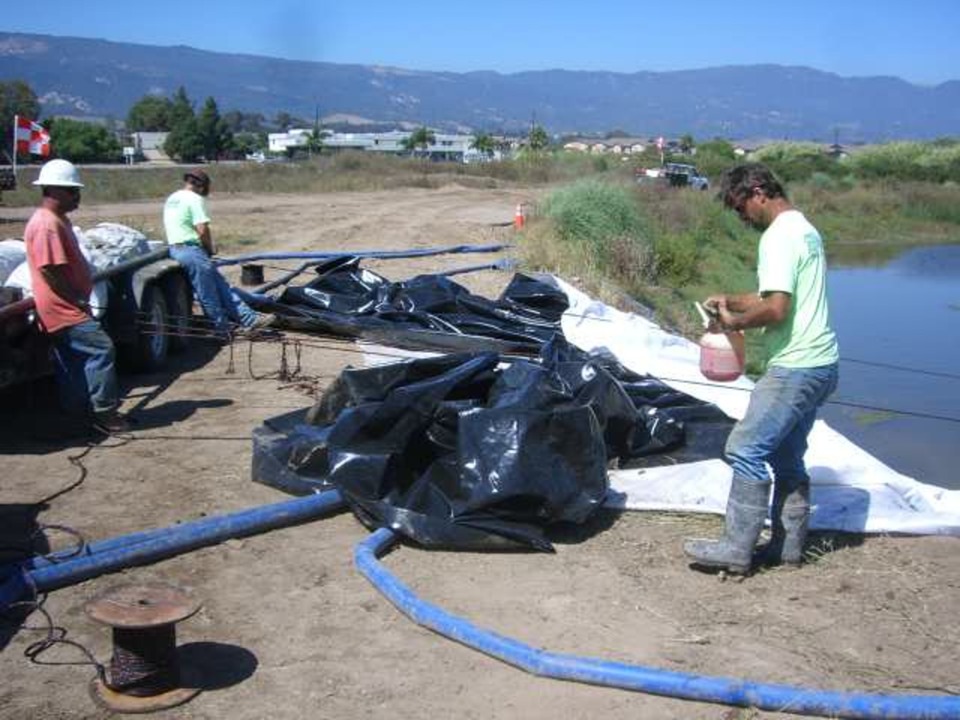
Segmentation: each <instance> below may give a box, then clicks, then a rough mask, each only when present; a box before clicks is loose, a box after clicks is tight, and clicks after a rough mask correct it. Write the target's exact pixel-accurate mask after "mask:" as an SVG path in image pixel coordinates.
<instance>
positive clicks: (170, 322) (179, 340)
mask: <svg viewBox="0 0 960 720" xmlns="http://www.w3.org/2000/svg"><path fill="white" fill-rule="evenodd" d="M164 298H165V299H166V301H167V310H168V311H169V312H168V315H167V326H168V327H169V330H170V350H171V351H173V352H180V351H181V350H185V349H186V347H187V342H188V339H189V337H190V324H191V322H192V321H193V318H192V317H191V316H192V314H193V292H192V291H191V290H190V283H188V282H187V280H186V278H184V277H183V276H182V275H179V274H171V275H170V276H169V277H167V278H165V280H164Z"/></svg>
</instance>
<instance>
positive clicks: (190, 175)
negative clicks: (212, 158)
mask: <svg viewBox="0 0 960 720" xmlns="http://www.w3.org/2000/svg"><path fill="white" fill-rule="evenodd" d="M183 179H184V180H185V181H187V182H189V181H191V180H192V181H194V182H195V183H197V185H201V186H203V187H209V186H210V176H209V175H207V173H206V171H205V170H203V169H202V168H194V169H193V170H188V171H187V172H185V173H184V174H183Z"/></svg>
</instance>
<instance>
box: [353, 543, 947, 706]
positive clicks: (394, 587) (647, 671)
mask: <svg viewBox="0 0 960 720" xmlns="http://www.w3.org/2000/svg"><path fill="white" fill-rule="evenodd" d="M396 540H397V537H396V535H394V534H393V533H392V532H391V531H390V530H388V529H381V530H377V531H376V532H375V533H373V534H372V535H371V536H370V537H369V538H368V539H367V540H364V541H363V542H361V543H359V544H358V545H357V547H356V550H355V552H354V561H355V563H356V565H357V568H358V569H359V570H360V572H361V573H363V575H364V577H366V578H367V580H369V581H370V582H371V583H372V584H373V586H374V587H375V588H376V589H377V590H379V591H380V592H381V593H382V594H383V595H385V596H386V597H387V599H388V600H390V602H392V603H393V604H394V605H395V606H396V607H397V608H398V609H399V610H400V611H401V612H403V613H404V614H405V615H407V616H408V617H409V618H410V619H412V620H413V621H414V622H416V623H417V624H419V625H423V626H424V627H427V628H429V629H431V630H433V631H435V632H437V633H440V634H441V635H444V636H446V637H448V638H451V639H453V640H456V641H457V642H460V643H463V644H464V645H467V646H468V647H472V648H474V649H475V650H480V651H481V652H484V653H486V654H488V655H492V656H493V657H495V658H497V659H499V660H502V661H503V662H506V663H508V664H510V665H513V666H515V667H518V668H520V669H521V670H526V671H527V672H529V673H532V674H534V675H539V676H542V677H550V678H556V679H558V680H575V681H577V682H585V683H591V684H594V685H606V686H610V687H617V688H623V689H625V690H635V691H639V692H645V693H652V694H654V695H665V696H667V697H673V698H679V699H683V700H698V701H701V702H712V703H723V704H726V705H737V706H740V707H752V708H759V709H761V710H770V711H775V712H789V713H795V714H806V715H819V716H823V717H845V718H863V719H864V720H876V719H879V718H900V719H901V720H914V719H916V720H920V719H923V720H939V719H941V718H942V719H946V718H954V720H955V719H956V718H960V698H956V697H938V696H930V695H870V694H864V693H846V692H836V691H821V690H810V689H806V688H802V687H795V686H791V685H770V684H764V683H755V682H749V681H745V680H737V679H734V678H724V677H709V676H703V675H692V674H688V673H679V672H673V671H670V670H661V669H657V668H645V667H640V666H636V665H627V664H624V663H617V662H608V661H605V660H599V659H595V658H586V657H578V656H575V655H561V654H558V653H551V652H547V651H544V650H539V649H537V648H533V647H531V646H529V645H526V644H524V643H522V642H519V641H517V640H514V639H512V638H508V637H504V636H503V635H498V634H496V633H494V632H491V631H490V630H485V629H483V628H480V627H477V626H476V625H473V624H472V623H470V622H469V621H467V620H464V619H462V618H459V617H457V616H455V615H451V614H450V613H447V612H445V611H444V610H442V609H441V608H439V607H437V606H436V605H431V604H430V603H428V602H425V601H423V600H421V599H420V598H418V597H417V596H416V595H415V594H414V593H413V592H412V591H411V590H410V589H409V588H408V587H407V586H406V585H404V584H403V583H401V582H400V581H399V580H398V579H397V578H396V577H395V576H393V575H392V574H391V573H390V572H389V571H388V570H386V568H384V567H383V565H382V564H381V563H380V562H379V561H378V560H377V558H378V556H379V555H382V554H383V553H385V552H386V551H387V550H388V549H389V548H390V547H391V546H392V545H393V544H394V543H395V542H396Z"/></svg>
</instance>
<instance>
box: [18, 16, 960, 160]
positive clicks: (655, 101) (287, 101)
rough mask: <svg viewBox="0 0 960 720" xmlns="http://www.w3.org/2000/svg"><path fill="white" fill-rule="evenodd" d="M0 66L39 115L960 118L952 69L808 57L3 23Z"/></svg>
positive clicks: (642, 128) (363, 119) (945, 131)
mask: <svg viewBox="0 0 960 720" xmlns="http://www.w3.org/2000/svg"><path fill="white" fill-rule="evenodd" d="M0 79H7V80H12V79H19V80H24V81H26V82H27V83H28V84H29V85H30V86H31V88H33V90H34V92H36V94H37V96H38V97H39V98H40V101H41V104H42V108H43V115H44V116H71V117H99V118H103V117H113V118H115V119H120V120H122V119H123V118H125V117H126V115H127V112H128V110H129V109H130V107H131V105H133V103H135V102H136V101H137V100H139V99H140V98H142V97H143V96H144V95H146V94H156V95H161V96H168V97H169V96H172V94H173V93H174V92H175V91H176V89H177V88H178V87H180V86H183V87H184V88H186V90H187V93H188V95H189V96H190V97H191V98H192V99H193V100H194V101H195V102H196V103H197V105H198V107H199V105H200V104H202V102H203V100H204V99H205V98H206V97H207V96H212V97H214V98H215V99H216V100H217V104H218V106H219V107H220V110H221V112H224V111H226V110H242V111H244V112H260V113H263V114H264V115H265V116H267V117H268V118H272V117H273V116H274V115H275V114H276V113H278V112H281V111H282V112H286V113H289V114H290V115H293V116H298V117H303V118H308V119H311V120H312V119H313V118H314V117H315V114H316V113H317V112H320V113H321V115H322V116H323V117H324V118H331V117H334V116H337V117H340V118H341V119H342V118H345V117H349V118H353V119H354V121H355V122H357V123H364V124H375V123H380V124H393V125H396V126H405V125H406V126H409V125H411V124H415V125H420V124H426V125H428V126H430V127H433V128H435V129H438V130H446V131H460V132H470V131H477V130H486V131H493V132H507V133H510V132H513V133H516V132H524V131H525V130H526V129H527V128H529V127H530V124H531V123H532V122H536V123H538V124H540V125H543V126H544V127H545V128H546V129H547V130H548V132H550V133H552V134H557V135H564V134H597V133H606V132H612V131H614V130H616V131H619V132H621V133H623V134H630V135H639V136H655V135H672V136H676V135H680V134H684V133H690V134H691V135H692V136H693V137H694V138H696V139H707V138H712V137H724V138H728V139H742V138H751V137H754V138H755V137H763V138H773V139H790V140H817V141H822V142H833V141H834V140H839V141H840V142H842V143H855V142H877V141H889V140H896V139H932V138H936V137H943V136H950V135H955V134H957V132H958V128H960V81H957V80H951V81H949V82H945V83H942V84H940V85H936V86H932V87H929V86H921V85H915V84H912V83H909V82H906V81H904V80H901V79H899V78H895V77H858V78H853V77H841V76H839V75H835V74H832V73H828V72H823V71H820V70H814V69H811V68H807V67H795V66H782V65H747V66H725V67H713V68H704V69H697V70H683V71H671V72H636V73H617V72H601V71H589V72H587V71H574V70H543V71H530V72H517V73H510V74H503V73H497V72H492V71H477V72H466V73H453V72H434V71H420V70H407V69H402V68H395V67H382V66H374V65H353V64H337V63H326V62H306V61H296V60H283V59H278V58H269V57H261V56H255V55H241V54H229V53H218V52H209V51H205V50H198V49H195V48H191V47H184V46H175V47H155V46H150V45H140V44H132V43H121V42H111V41H107V40H98V39H85V38H73V37H57V36H50V35H32V34H23V33H13V32H5V31H0Z"/></svg>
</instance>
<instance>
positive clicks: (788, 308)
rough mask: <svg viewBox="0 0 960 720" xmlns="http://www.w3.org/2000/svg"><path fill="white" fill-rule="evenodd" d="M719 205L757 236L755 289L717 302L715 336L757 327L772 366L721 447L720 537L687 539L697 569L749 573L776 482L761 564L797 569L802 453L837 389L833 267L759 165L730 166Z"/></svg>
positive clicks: (803, 530) (803, 497)
mask: <svg viewBox="0 0 960 720" xmlns="http://www.w3.org/2000/svg"><path fill="white" fill-rule="evenodd" d="M720 198H721V199H722V201H723V203H724V205H726V206H727V207H728V208H730V209H732V210H734V211H735V212H736V213H737V214H738V215H739V216H740V219H741V220H743V221H744V222H745V223H747V224H748V225H750V226H752V227H754V228H756V229H758V230H761V231H762V232H763V234H762V235H761V237H760V247H759V255H758V264H757V279H758V281H759V288H758V292H756V293H746V294H721V295H712V296H710V297H709V298H707V299H706V300H705V301H704V303H703V304H704V307H706V308H707V309H708V310H709V311H711V312H712V313H713V314H714V317H715V319H714V321H713V323H712V327H711V328H710V329H711V330H712V331H721V332H722V331H724V330H727V331H730V330H743V329H747V328H761V329H762V332H763V341H764V346H765V350H766V355H767V367H766V371H765V372H764V374H763V376H762V377H761V378H760V379H759V380H758V381H757V383H756V385H755V386H754V389H753V392H752V393H751V395H750V402H749V405H748V407H747V411H746V414H745V415H744V417H743V419H742V420H740V422H738V423H737V424H736V426H734V428H733V430H732V431H731V433H730V437H729V438H728V440H727V445H726V448H725V450H724V454H725V455H726V459H727V462H728V463H729V464H730V466H731V468H732V469H733V480H732V483H731V486H730V495H729V497H728V499H727V510H726V517H725V523H724V525H725V527H724V534H723V537H722V538H720V539H719V540H690V541H687V543H686V544H685V545H684V552H686V554H687V555H688V556H689V557H691V558H692V559H693V564H694V565H699V566H705V567H712V568H721V569H725V570H728V571H729V572H732V573H738V574H746V573H749V571H750V569H751V567H752V564H753V560H754V558H753V551H754V546H755V545H756V542H757V539H758V538H759V535H760V531H761V529H762V528H763V522H764V519H765V518H766V516H767V501H768V498H769V495H770V484H771V483H770V475H769V473H768V470H767V466H769V467H770V469H771V470H772V471H773V480H774V482H773V485H774V489H773V501H772V503H771V506H770V519H771V541H770V543H769V545H767V547H766V548H765V549H764V551H763V553H762V554H761V557H760V558H759V560H760V562H762V563H763V564H780V563H785V564H789V565H799V564H800V563H801V561H802V559H803V544H804V541H805V540H806V536H807V526H808V523H809V516H810V477H809V476H808V475H807V470H806V466H805V465H804V461H803V456H804V454H805V453H806V450H807V436H808V435H809V434H810V430H811V428H812V427H813V422H814V420H815V419H816V414H817V409H818V408H819V407H820V406H821V405H823V403H824V402H825V401H826V400H827V398H828V397H829V396H830V394H831V393H832V392H833V391H834V390H835V389H836V386H837V379H838V372H837V369H838V368H837V365H838V361H839V352H838V349H837V338H836V335H835V334H834V332H833V330H832V329H831V327H830V317H829V309H828V307H827V288H826V281H827V266H826V260H825V257H824V252H823V241H822V240H821V238H820V234H819V233H818V232H817V230H816V228H814V227H813V225H811V224H810V223H809V221H807V219H806V218H805V217H804V216H803V214H802V213H800V211H798V210H796V209H795V208H794V207H793V205H792V204H791V203H790V201H789V199H788V198H787V194H786V192H785V191H784V189H783V186H782V185H781V184H780V182H779V180H777V178H776V177H775V176H774V174H773V173H772V172H771V171H770V170H769V169H768V168H767V167H765V166H763V165H761V164H758V163H746V164H743V165H738V166H736V167H734V168H731V169H730V170H728V171H727V172H726V174H725V175H724V177H723V183H722V186H721V190H720Z"/></svg>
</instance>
